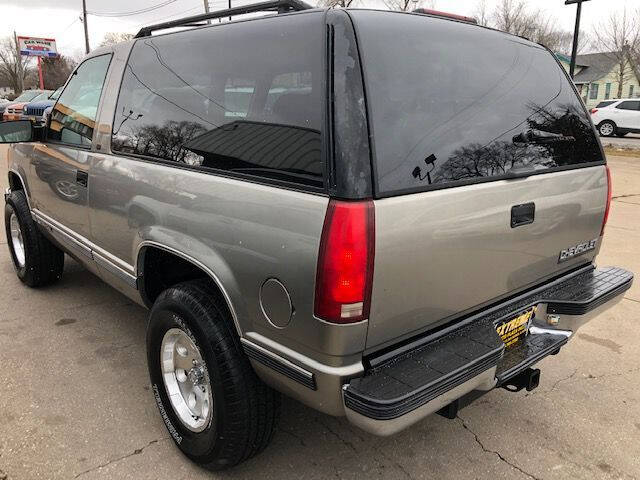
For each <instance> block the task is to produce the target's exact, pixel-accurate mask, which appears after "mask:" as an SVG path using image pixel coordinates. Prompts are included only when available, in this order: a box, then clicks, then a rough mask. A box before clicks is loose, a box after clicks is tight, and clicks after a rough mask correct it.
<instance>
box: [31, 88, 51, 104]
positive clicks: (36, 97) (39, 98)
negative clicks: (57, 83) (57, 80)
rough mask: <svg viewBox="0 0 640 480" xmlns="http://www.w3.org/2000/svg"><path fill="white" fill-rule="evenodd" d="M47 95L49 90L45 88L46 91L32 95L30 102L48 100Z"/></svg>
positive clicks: (49, 93) (49, 92)
mask: <svg viewBox="0 0 640 480" xmlns="http://www.w3.org/2000/svg"><path fill="white" fill-rule="evenodd" d="M49 95H51V90H47V91H46V92H42V93H41V94H40V95H37V96H35V97H33V99H32V100H31V101H32V102H39V101H41V100H48V99H49Z"/></svg>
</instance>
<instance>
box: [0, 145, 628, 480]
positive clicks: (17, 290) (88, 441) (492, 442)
mask: <svg viewBox="0 0 640 480" xmlns="http://www.w3.org/2000/svg"><path fill="white" fill-rule="evenodd" d="M4 158H5V152H4V150H3V149H0V165H1V166H0V175H1V177H0V178H1V179H2V183H3V184H6V169H5V162H4ZM610 166H611V169H612V174H613V182H614V197H615V198H614V202H613V206H612V210H611V217H610V220H609V225H608V226H607V231H606V236H605V240H604V245H603V248H602V251H601V254H600V256H599V258H598V263H599V264H600V265H602V266H604V265H618V266H623V267H626V268H628V269H631V270H633V271H635V272H640V252H639V249H638V245H640V158H633V157H611V158H610ZM0 243H2V245H0V389H1V390H0V391H1V395H0V480H7V479H11V480H14V479H16V480H17V479H20V480H23V479H47V480H54V479H74V478H79V479H83V480H89V479H136V480H144V479H167V478H170V479H172V480H180V479H194V480H195V479H218V478H219V479H234V480H235V479H238V480H240V479H252V480H255V479H258V478H259V479H286V478H296V479H300V478H304V479H326V478H340V479H342V478H344V479H361V478H366V479H367V480H372V479H376V478H385V479H386V478H389V479H403V480H407V479H408V480H417V479H450V478H451V479H467V478H475V479H529V480H531V479H566V478H578V479H630V478H637V477H640V389H639V388H638V380H639V378H640V366H639V363H638V358H640V281H637V282H636V283H635V285H634V286H633V288H632V289H631V290H629V291H628V292H626V294H625V299H624V300H623V301H622V302H620V303H619V304H618V305H617V306H616V307H615V308H614V309H612V310H609V311H608V312H607V313H605V314H603V315H602V316H600V317H599V318H597V319H595V320H594V321H592V322H591V323H590V324H588V325H587V326H585V327H584V328H583V329H582V330H581V331H580V333H579V334H578V335H577V337H576V338H575V339H574V340H572V341H571V342H570V343H569V345H568V346H566V347H565V348H564V349H563V350H562V352H561V353H560V355H558V356H555V357H549V358H547V359H545V360H544V361H542V362H541V364H540V365H539V366H540V367H541V368H542V377H541V384H540V387H539V388H538V389H537V390H535V391H533V392H531V393H526V392H520V393H508V392H506V391H504V390H494V391H492V392H490V393H489V394H487V395H486V396H484V397H482V398H481V399H479V400H478V401H477V402H476V403H474V404H472V405H471V406H469V407H467V408H466V409H464V410H463V411H462V412H461V413H460V418H459V419H456V420H446V419H444V418H441V417H439V416H436V415H434V416H432V417H429V418H427V419H425V420H424V421H422V422H420V423H419V424H417V425H415V426H414V427H412V428H410V429H408V430H406V431H404V432H402V433H400V434H398V435H396V436H394V437H390V438H377V437H373V436H371V435H368V434H366V433H364V432H362V431H360V430H358V429H356V428H355V427H352V426H351V425H350V424H348V423H347V422H346V420H345V419H343V418H332V417H329V416H326V415H323V414H320V413H317V412H315V411H314V410H311V409H309V408H307V407H305V406H303V405H301V404H299V403H297V402H295V401H292V400H287V399H285V401H284V404H283V411H282V419H281V421H280V424H279V426H278V430H277V432H276V435H275V438H274V441H273V443H272V444H271V446H270V447H269V448H268V449H267V450H266V451H265V452H264V453H262V454H261V455H259V456H258V457H256V458H254V459H252V460H250V461H249V462H247V463H245V464H243V465H241V466H239V467H237V468H236V469H234V470H232V471H229V472H224V473H218V474H213V473H210V472H206V471H204V470H201V469H200V468H198V467H197V466H195V465H193V464H192V463H190V462H189V461H188V460H187V459H186V458H185V457H183V456H182V455H181V453H180V452H179V451H178V449H177V448H176V447H175V446H174V445H173V442H172V441H171V440H170V439H169V438H168V434H167V432H166V430H165V427H164V424H163V422H162V420H161V418H160V415H159V414H158V412H157V409H156V406H155V403H154V400H153V395H152V393H151V392H150V391H149V381H148V376H147V368H146V361H145V342H144V334H145V322H146V316H147V314H146V311H145V310H144V309H142V308H140V307H139V306H136V305H134V304H132V303H131V302H130V301H129V300H128V299H127V298H125V297H123V296H122V295H121V294H119V293H118V292H116V291H115V290H113V289H111V288H110V287H108V286H107V285H106V284H104V283H102V282H101V281H100V280H98V279H97V278H96V277H94V276H92V275H91V274H90V273H89V272H87V271H86V270H84V269H83V268H82V267H80V266H79V265H78V264H76V263H74V262H73V261H71V260H69V259H67V263H66V266H65V274H64V277H63V279H62V280H61V281H60V282H59V283H57V284H56V285H54V286H51V287H48V288H44V289H40V290H31V289H29V288H27V287H25V286H23V285H22V284H21V283H20V282H19V281H18V279H17V278H16V276H15V274H14V271H13V267H12V265H11V261H10V258H9V254H8V250H7V247H6V240H5V238H4V235H0Z"/></svg>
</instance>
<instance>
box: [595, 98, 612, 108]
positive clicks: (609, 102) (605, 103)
mask: <svg viewBox="0 0 640 480" xmlns="http://www.w3.org/2000/svg"><path fill="white" fill-rule="evenodd" d="M612 103H616V102H615V101H611V100H610V101H608V102H600V103H599V104H598V105H596V108H603V107H608V106H609V105H611V104H612Z"/></svg>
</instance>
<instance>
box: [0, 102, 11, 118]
mask: <svg viewBox="0 0 640 480" xmlns="http://www.w3.org/2000/svg"><path fill="white" fill-rule="evenodd" d="M9 103H11V102H10V101H9V100H7V99H6V98H0V121H1V119H2V115H3V114H4V109H5V108H7V105H9Z"/></svg>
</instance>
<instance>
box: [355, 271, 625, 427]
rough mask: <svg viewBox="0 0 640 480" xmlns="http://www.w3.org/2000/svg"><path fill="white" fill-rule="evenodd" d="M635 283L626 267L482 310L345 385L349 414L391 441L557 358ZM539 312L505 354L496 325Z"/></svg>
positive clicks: (553, 285) (563, 281) (583, 275)
mask: <svg viewBox="0 0 640 480" xmlns="http://www.w3.org/2000/svg"><path fill="white" fill-rule="evenodd" d="M632 282H633V274H632V273H631V272H629V271H627V270H624V269H622V268H618V267H605V268H601V269H595V268H594V269H591V270H588V271H586V272H583V273H579V274H576V275H572V276H570V277H568V278H566V279H560V280H557V281H554V282H552V283H549V284H547V285H543V286H541V287H539V288H537V289H535V290H533V291H531V292H529V293H527V294H523V295H521V296H519V297H517V298H516V299H512V301H510V302H508V303H505V304H503V305H498V306H496V307H493V308H491V309H490V310H487V311H486V312H480V314H478V315H474V317H473V320H472V321H470V322H467V323H466V324H465V325H464V326H462V327H460V328H455V329H448V330H446V331H445V332H444V333H443V334H442V335H441V336H440V337H438V338H435V339H433V340H431V341H429V343H426V344H424V345H421V346H419V347H416V348H414V349H412V350H410V351H408V352H404V353H402V354H400V355H398V356H395V357H392V358H389V359H387V360H386V361H384V362H383V363H381V364H378V365H376V366H375V367H374V368H371V369H370V370H368V371H366V372H365V374H364V376H362V377H359V378H354V379H351V380H350V382H349V383H348V384H345V385H344V386H343V402H344V406H345V413H346V416H347V418H348V420H349V421H350V422H351V423H353V424H355V425H356V426H358V427H360V428H362V429H364V430H366V431H368V432H371V433H373V434H376V435H391V434H393V433H396V432H398V431H400V430H402V429H404V428H406V427H408V426H409V425H411V424H413V423H416V422H417V421H419V420H421V419H422V418H424V417H426V416H427V415H430V414H432V413H434V412H437V411H438V410H440V409H441V408H443V407H445V406H446V405H448V404H449V403H451V402H452V401H454V400H456V399H458V398H460V397H463V396H465V395H466V394H468V393H470V392H472V391H474V390H475V391H489V390H491V389H492V388H494V387H496V386H499V385H501V384H503V383H505V382H506V381H507V380H509V379H510V378H512V377H514V376H515V375H517V374H518V373H520V372H522V371H523V370H525V369H527V368H529V367H531V366H532V365H534V364H536V363H537V362H539V361H540V360H542V359H543V358H545V357H547V356H548V355H552V354H556V353H558V352H559V351H560V349H561V348H562V347H563V346H564V345H565V344H566V343H567V342H568V341H569V339H570V338H571V337H572V336H573V334H574V333H575V332H576V331H577V329H578V328H580V327H581V326H582V325H584V324H585V323H586V322H588V321H589V320H591V319H592V318H594V317H595V316H597V315H599V314H600V313H602V312H603V311H604V310H606V309H608V308H610V307H611V306H612V305H614V304H615V303H617V301H619V300H621V299H622V297H623V293H624V292H625V291H626V290H627V289H629V288H630V287H631V284H632ZM532 307H536V310H535V316H534V317H533V319H532V320H531V323H530V327H529V333H528V335H527V336H526V337H524V338H522V339H521V340H520V341H519V342H517V343H516V344H514V345H512V346H511V347H509V348H506V347H505V344H504V343H503V341H502V339H501V338H500V337H499V336H498V334H497V332H496V325H498V324H499V323H500V322H502V321H504V320H506V319H508V318H511V317H513V316H514V315H518V314H519V313H520V312H524V311H526V310H527V309H531V308H532Z"/></svg>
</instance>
